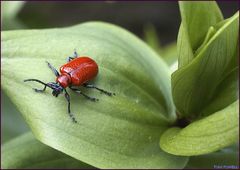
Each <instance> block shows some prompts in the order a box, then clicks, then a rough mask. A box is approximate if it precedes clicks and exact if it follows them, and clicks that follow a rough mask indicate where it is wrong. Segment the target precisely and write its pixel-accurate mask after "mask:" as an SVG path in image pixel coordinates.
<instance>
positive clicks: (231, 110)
mask: <svg viewBox="0 0 240 170" xmlns="http://www.w3.org/2000/svg"><path fill="white" fill-rule="evenodd" d="M238 108H239V103H238V101H236V102H234V103H232V104H231V105H229V106H228V107H226V108H225V109H223V110H220V111H218V112H216V113H214V114H212V115H210V116H208V117H206V118H203V119H201V120H198V121H195V122H193V123H191V124H190V125H188V126H187V127H185V128H183V129H180V128H178V127H173V128H170V129H168V130H167V131H166V132H164V134H163V135H162V136H161V139H160V147H161V148H162V149H163V150H164V151H166V152H168V153H171V154H174V155H184V156H194V155H202V154H207V153H211V152H214V151H217V150H220V149H222V148H224V147H226V146H230V145H232V144H234V143H236V142H237V141H238V140H239V139H238V138H239V113H238Z"/></svg>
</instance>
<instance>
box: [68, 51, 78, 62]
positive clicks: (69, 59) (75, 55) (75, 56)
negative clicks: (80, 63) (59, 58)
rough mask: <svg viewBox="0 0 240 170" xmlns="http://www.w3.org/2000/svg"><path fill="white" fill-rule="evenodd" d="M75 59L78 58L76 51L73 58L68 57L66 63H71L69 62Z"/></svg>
mask: <svg viewBox="0 0 240 170" xmlns="http://www.w3.org/2000/svg"><path fill="white" fill-rule="evenodd" d="M77 57H78V53H77V51H76V49H74V53H73V57H71V56H70V57H68V58H67V61H68V62H69V61H71V60H73V59H75V58H77Z"/></svg>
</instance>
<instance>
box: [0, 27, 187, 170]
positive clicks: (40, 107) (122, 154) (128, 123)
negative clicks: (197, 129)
mask: <svg viewBox="0 0 240 170" xmlns="http://www.w3.org/2000/svg"><path fill="white" fill-rule="evenodd" d="M2 44H3V46H2V50H3V51H2V66H3V67H2V80H3V81H2V87H3V89H4V90H5V91H6V93H7V94H8V95H9V96H10V97H11V99H12V100H13V102H14V103H15V104H16V105H17V107H18V108H19V110H20V111H21V112H22V114H23V116H24V118H25V120H26V121H27V123H28V124H29V126H30V127H31V130H32V131H33V133H34V135H35V136H36V137H37V138H38V139H39V140H40V141H41V142H43V143H45V144H47V145H49V146H51V147H53V148H55V149H57V150H60V151H62V152H64V153H66V154H68V155H70V156H72V157H74V158H76V159H78V160H81V161H83V162H86V163H88V164H90V165H92V166H95V167H98V168H179V167H184V165H185V164H186V162H187V160H188V158H187V157H179V156H174V155H171V154H168V153H165V152H164V151H162V150H161V149H160V148H159V144H158V143H159V138H160V136H161V134H162V133H163V132H164V130H166V129H167V126H169V125H170V124H171V123H173V122H174V121H175V120H176V115H175V111H174V107H173V101H172V98H171V87H170V72H169V69H168V67H167V65H166V64H165V63H164V62H163V61H162V59H161V58H159V57H158V56H157V54H156V53H154V52H153V51H152V50H151V49H150V48H149V47H148V46H147V45H145V44H144V43H143V42H142V41H140V40H139V39H138V38H136V37H135V36H133V35H132V34H130V33H128V32H127V31H125V30H123V29H121V28H118V27H116V26H113V25H110V24H105V23H100V22H91V23H85V24H81V25H77V26H74V27H69V28H63V29H45V30H28V31H7V32H3V33H2ZM74 49H76V50H77V51H78V53H79V55H81V56H90V57H91V58H93V59H94V60H95V61H96V62H97V63H98V65H99V74H98V76H97V77H96V78H95V79H94V80H93V81H92V82H91V83H93V84H95V85H96V86H98V87H100V88H104V89H105V90H108V91H112V92H115V93H116V96H114V97H109V96H105V95H103V94H100V93H99V92H97V91H95V90H91V89H83V88H82V87H81V88H80V89H82V91H83V92H84V93H86V94H87V95H89V96H93V97H96V98H98V99H99V101H98V102H91V101H88V100H86V99H85V98H84V97H82V96H79V95H78V94H75V93H73V92H70V91H69V93H70V96H71V109H72V112H73V114H74V115H75V117H76V119H77V120H78V124H74V123H72V122H71V119H70V118H69V116H68V115H67V103H66V101H65V98H64V97H63V96H62V95H60V96H59V97H58V98H55V97H53V96H51V91H50V90H49V89H47V91H46V93H42V94H39V93H35V92H34V91H33V90H32V89H31V87H35V88H42V86H41V85H39V84H37V83H34V82H31V83H30V82H29V83H23V80H24V79H27V78H36V79H40V80H42V81H44V82H52V81H55V77H54V75H53V74H52V72H51V70H49V69H48V68H47V66H46V63H45V61H46V60H47V61H48V62H50V63H51V64H52V65H53V66H55V67H60V66H61V65H62V64H64V63H65V58H66V57H67V56H69V55H71V54H72V53H73V50H74Z"/></svg>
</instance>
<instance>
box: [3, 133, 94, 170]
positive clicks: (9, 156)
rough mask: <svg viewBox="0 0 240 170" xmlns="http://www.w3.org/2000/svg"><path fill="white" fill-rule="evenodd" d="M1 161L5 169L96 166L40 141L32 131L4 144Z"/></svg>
mask: <svg viewBox="0 0 240 170" xmlns="http://www.w3.org/2000/svg"><path fill="white" fill-rule="evenodd" d="M1 163H2V165H1V167H2V168H4V169H13V168H14V169H31V168H38V169H39V168H44V169H45V168H48V169H49V168H88V169H89V168H91V169H93V168H94V167H92V166H90V165H87V164H85V163H83V162H80V161H79V160H76V159H74V158H71V157H70V156H68V155H66V154H64V153H61V152H59V151H57V150H55V149H53V148H50V147H49V146H47V145H44V144H42V143H40V142H39V141H37V140H36V139H35V138H34V136H33V135H32V133H31V132H27V133H25V134H23V135H21V136H19V137H16V138H15V139H13V140H11V141H9V142H7V143H6V144H4V145H3V147H2V160H1Z"/></svg>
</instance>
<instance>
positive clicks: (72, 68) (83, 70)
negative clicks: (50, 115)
mask: <svg viewBox="0 0 240 170" xmlns="http://www.w3.org/2000/svg"><path fill="white" fill-rule="evenodd" d="M47 64H48V67H49V68H50V69H51V70H52V71H53V72H54V74H55V75H56V77H57V78H56V82H50V83H44V82H42V81H40V80H37V79H26V80H24V82H26V81H36V82H38V83H41V84H43V85H44V88H43V89H40V90H39V89H35V88H33V90H35V91H36V92H44V91H45V90H46V87H49V88H51V89H53V91H52V95H53V96H55V97H57V96H58V95H59V94H60V93H62V92H63V91H64V92H65V98H66V100H67V102H68V114H69V116H70V117H71V118H72V120H73V122H75V123H77V121H76V119H75V117H74V116H73V114H72V113H71V110H70V96H69V94H68V92H67V90H66V88H67V87H69V88H70V89H71V90H73V91H75V92H77V93H79V94H81V95H83V96H84V97H85V98H87V99H89V100H91V101H98V99H96V98H93V97H89V96H87V95H86V94H84V93H83V92H82V91H81V90H80V89H77V88H74V87H73V86H83V87H86V88H94V89H96V90H98V91H100V92H102V93H104V94H107V95H109V96H112V95H115V93H111V92H107V91H105V90H103V89H100V88H98V87H96V86H94V85H92V84H88V83H87V82H88V81H90V80H92V79H93V78H94V77H96V75H97V74H98V65H97V63H96V62H95V61H94V60H93V59H91V58H89V57H78V54H77V52H76V51H74V57H68V63H66V64H64V65H63V66H61V67H60V73H61V74H59V72H58V71H57V70H56V69H55V68H54V67H53V66H52V65H51V64H50V63H49V62H47Z"/></svg>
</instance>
